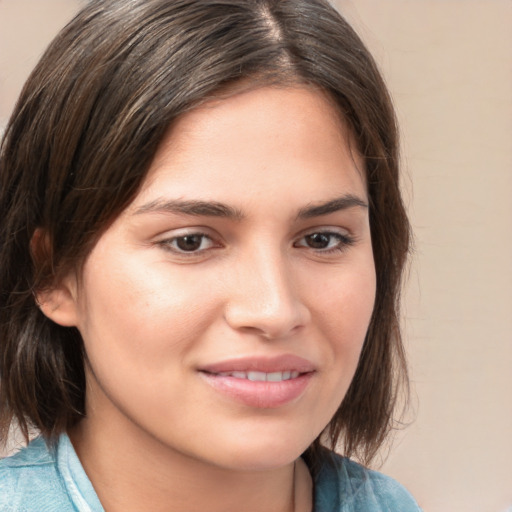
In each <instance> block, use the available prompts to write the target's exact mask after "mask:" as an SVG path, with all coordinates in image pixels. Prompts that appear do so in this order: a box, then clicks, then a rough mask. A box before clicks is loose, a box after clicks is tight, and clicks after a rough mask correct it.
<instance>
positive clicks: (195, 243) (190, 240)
mask: <svg viewBox="0 0 512 512" xmlns="http://www.w3.org/2000/svg"><path fill="white" fill-rule="evenodd" d="M204 238H205V237H204V235H185V236H180V237H178V238H176V239H175V240H174V245H175V247H176V248H177V249H179V250H180V251H184V252H193V251H197V250H199V249H201V246H202V245H203V240H204Z"/></svg>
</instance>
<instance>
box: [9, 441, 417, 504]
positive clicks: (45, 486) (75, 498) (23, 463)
mask: <svg viewBox="0 0 512 512" xmlns="http://www.w3.org/2000/svg"><path fill="white" fill-rule="evenodd" d="M314 489H315V496H314V512H418V511H420V508H419V507H418V505H417V504H416V502H415V501H414V499H413V498H412V497H411V495H410V494H409V493H408V492H407V491H406V490H405V489H404V487H402V486H401V485H400V484H399V483H398V482H396V481H395V480H393V479H392V478H389V477H387V476H384V475H383V474H381V473H378V472H376V471H372V470H369V469H366V468H364V467H363V466H361V465H359V464H357V463H355V462H353V461H351V460H349V459H347V458H345V457H341V456H339V455H335V454H333V455H332V456H329V457H328V458H327V456H326V459H325V461H323V464H322V465H321V467H320V470H319V471H318V473H317V475H316V477H315V481H314ZM0 512H104V510H103V507H102V506H101V503H100V501H99V499H98V496H97V495H96V493H95V491H94V488H93V486H92V484H91V482H90V481H89V479H88V478H87V475H86V474H85V471H84V469H83V467H82V465H81V463H80V460H79V459H78V456H77V455H76V452H75V450H74V448H73V445H72V444H71V441H70V440H69V437H68V436H67V435H66V434H63V435H61V436H60V438H59V442H58V445H57V448H56V450H54V451H49V450H48V448H47V446H46V443H45V442H44V440H43V439H42V438H41V437H39V438H37V439H35V440H34V441H32V442H31V443H30V444H29V445H28V447H26V448H23V449H22V450H21V451H19V452H18V453H17V454H15V455H13V456H12V457H7V458H5V459H3V460H1V461H0Z"/></svg>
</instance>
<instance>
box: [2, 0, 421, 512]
mask: <svg viewBox="0 0 512 512" xmlns="http://www.w3.org/2000/svg"><path fill="white" fill-rule="evenodd" d="M397 152H398V150H397V136H396V126H395V121H394V116H393V110H392V106H391V103H390V100H389V96H388V94H387V92H386V89H385V86H384V84H383V81H382V79H381V77H380V75H379V73H378V71H377V69H376V66H375V64H374V62H373V60H372V58H371V57H370V55H369V54H368V52H367V50H366V49H365V48H364V46H363V44H362V43H361V41H360V40H359V39H358V37H357V36H356V35H355V34H354V32H353V31H352V29H351V28H350V27H349V26H348V25H347V23H346V22H345V21H344V20H343V19H342V18H341V17H340V16H339V14H338V13H337V12H336V11H335V10H334V9H333V8H332V7H330V6H329V5H328V4H327V3H326V2H324V1H323V0H300V1H277V0H261V1H253V0H246V1H240V0H223V1H220V0H210V1H206V0H180V1H174V2H167V1H165V0H134V1H131V2H126V1H123V0H103V1H93V2H90V3H89V4H88V5H87V6H86V7H85V8H84V9H83V10H82V11H81V12H80V13H79V14H78V15H77V17H76V18H75V19H74V20H73V21H72V22H71V23H70V24H69V25H68V26H67V27H66V28H65V29H64V30H63V31H62V32H61V34H60V35H59V36H58V37H57V38H56V39H55V41H54V42H53V43H52V45H51V46H50V48H49V49H48V50H47V52H46V53H45V55H44V56H43V58H42V60H41V62H40V63H39V65H38V66H37V67H36V69H35V70H34V72H33V73H32V75H31V77H30V78H29V80H28V82H27V84H26V86H25V88H24V90H23V92H22V94H21V97H20V100H19V102H18V105H17V107H16V109H15V112H14V114H13V116H12V119H11V121H10V123H9V125H8V127H7V130H6V133H5V137H4V141H3V144H2V152H1V167H0V179H1V196H0V207H1V211H2V212H6V213H4V220H3V222H2V227H1V238H0V242H1V249H0V250H1V257H0V258H1V259H0V268H1V270H0V272H1V274H0V275H1V278H0V279H1V280H0V283H1V290H2V292H1V293H2V295H1V315H2V316H1V321H0V325H1V331H0V332H1V367H0V368H1V379H2V380H1V388H0V390H1V391H0V393H1V394H0V400H1V401H0V408H1V409H0V410H1V412H0V418H1V425H2V437H3V438H4V439H6V436H7V431H8V429H9V428H10V426H11V424H12V423H13V422H16V423H17V424H18V426H19V428H20V429H21V431H22V432H23V433H24V435H25V437H26V438H27V441H28V438H29V435H30V433H31V431H32V429H35V430H36V431H37V432H39V433H40V437H38V438H37V439H36V440H34V441H32V443H30V445H29V446H28V447H27V448H25V449H23V450H22V451H21V452H19V453H18V454H17V455H15V456H14V457H11V458H8V459H4V460H3V461H2V462H1V463H0V491H1V492H0V496H1V497H0V504H1V507H0V509H1V510H27V511H29V510H30V511H32V510H59V511H64V510H94V511H96V510H107V511H109V512H110V511H116V510H123V511H129V510H152V511H159V510H162V511H163V510H180V511H199V510H205V509H208V510H213V511H216V510H218V511H230V510H244V511H249V512H250V511H257V510H265V511H292V510H294V511H310V510H315V511H317V512H323V511H340V510H343V511H345V510H365V511H366V510H376V511H377V510H404V511H409V510H418V508H417V505H416V504H415V502H414V500H413V499H412V498H411V497H410V495H409V494H408V493H407V491H405V490H404V489H403V488H402V487H401V486H400V485H399V484H397V483H396V482H394V481H393V480H391V479H389V478H388V477H385V476H383V475H381V474H379V473H376V472H373V471H370V470H368V469H366V468H365V467H363V466H361V465H359V464H356V463H355V462H352V461H350V460H349V459H348V458H345V457H341V456H338V455H335V454H334V452H333V451H331V449H332V448H333V447H334V446H335V445H337V444H338V445H339V446H340V447H341V449H342V450H343V453H344V455H345V456H346V457H349V456H357V457H359V459H360V460H361V461H362V462H363V463H368V462H370V461H371V459H372V457H373V456H374V455H375V454H376V452H377V450H378V448H379V446H380V445H381V444H382V443H383V441H384V440H385V438H386V434H387V433H388V431H389V429H390V428H391V427H392V426H393V407H394V403H395V399H396V394H397V389H398V385H399V384H400V383H404V382H406V372H405V363H404V358H403V349H402V345H401V341H400V334H399V328H398V320H397V316H398V315H397V306H398V305H397V298H398V294H399V287H400V278H401V273H402V269H403V265H404V262H405V258H406V253H407V250H408V223H407V218H406V215H405V212H404V208H403V204H402V201H401V197H400V192H399V188H398V154H397ZM324 446H328V447H329V449H328V448H325V447H324Z"/></svg>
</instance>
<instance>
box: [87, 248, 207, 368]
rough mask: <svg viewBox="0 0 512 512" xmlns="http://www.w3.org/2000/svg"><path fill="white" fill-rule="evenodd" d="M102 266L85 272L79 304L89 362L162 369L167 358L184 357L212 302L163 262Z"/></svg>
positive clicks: (104, 263) (112, 262)
mask: <svg viewBox="0 0 512 512" xmlns="http://www.w3.org/2000/svg"><path fill="white" fill-rule="evenodd" d="M118 261H122V263H121V264H119V263H117V262H118ZM101 262H102V265H101V266H99V265H95V262H94V261H91V264H90V266H89V267H88V268H87V269H85V272H84V290H86V293H84V294H83V296H82V300H81V303H80V326H79V330H80V332H81V334H82V337H83V339H84V343H85V347H86V351H87V353H88V355H89V358H90V359H92V358H94V359H97V360H98V361H99V360H102V359H103V360H110V361H112V360H114V361H116V362H117V363H118V367H120V366H121V365H123V364H126V365H130V366H131V365H133V366H134V367H135V366H137V368H138V369H139V370H140V369H141V368H142V369H143V368H144V367H145V366H146V367H148V368H149V367H151V369H152V371H158V370H159V369H162V370H163V369H164V365H165V362H166V361H169V359H167V358H165V357H164V356H165V355H166V354H169V353H172V354H174V355H176V354H177V353H178V354H179V353H183V352H186V351H187V350H188V349H190V348H191V346H192V345H193V343H194V340H196V339H197V338H198V333H199V332H201V331H202V330H204V329H205V328H206V326H207V324H208V322H209V321H210V320H211V314H210V313H211V312H212V310H213V308H214V307H215V306H214V303H213V300H212V299H211V298H210V297H208V295H207V294H206V293H204V290H202V288H201V287H200V286H199V284H198V283H197V281H196V280H194V279H186V278H185V277H184V275H185V273H183V272H179V269H178V271H176V270H172V269H170V268H169V266H168V265H165V263H162V264H158V265H154V264H149V262H148V263H147V265H145V264H144V262H142V264H141V261H140V259H137V260H136V261H135V258H133V260H132V259H130V257H129V256H126V255H124V258H123V259H122V260H120V259H117V258H112V259H105V258H102V260H101ZM91 362H92V361H91Z"/></svg>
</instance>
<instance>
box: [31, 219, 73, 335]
mask: <svg viewBox="0 0 512 512" xmlns="http://www.w3.org/2000/svg"><path fill="white" fill-rule="evenodd" d="M30 249H31V253H32V260H33V262H34V266H35V268H36V273H38V272H40V273H41V274H43V275H46V276H51V274H52V272H51V271H49V270H48V269H51V268H52V263H51V259H52V256H51V254H52V249H51V242H50V239H49V236H48V234H47V233H46V232H45V231H44V230H43V229H40V228H38V229H36V230H35V232H34V234H33V236H32V239H31V241H30ZM44 269H47V270H46V272H45V271H44ZM47 283H48V284H46V285H44V286H43V288H41V289H40V290H38V291H36V292H35V293H34V297H35V300H36V302H37V305H38V306H39V309H40V310H41V311H42V313H43V314H44V315H45V316H47V317H48V318H49V319H50V320H53V321H54V322H55V323H57V324H59V325H62V326H64V327H76V326H77V325H78V305H77V291H78V287H77V279H76V276H75V275H74V273H73V274H70V275H66V276H65V277H63V278H57V277H56V276H55V277H54V278H51V277H48V278H47Z"/></svg>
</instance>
